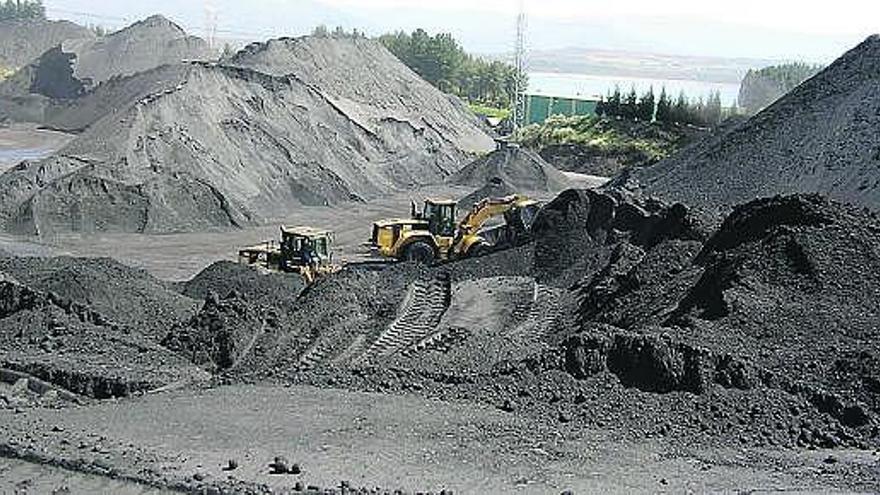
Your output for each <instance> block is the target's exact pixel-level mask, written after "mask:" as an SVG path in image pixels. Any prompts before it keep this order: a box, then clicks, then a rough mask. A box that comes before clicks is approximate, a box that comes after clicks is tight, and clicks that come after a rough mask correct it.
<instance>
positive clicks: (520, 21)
mask: <svg viewBox="0 0 880 495" xmlns="http://www.w3.org/2000/svg"><path fill="white" fill-rule="evenodd" d="M526 28H527V19H526V9H525V2H524V0H519V13H518V14H517V16H516V44H515V46H514V50H513V66H514V69H515V70H516V80H515V82H514V87H513V101H512V102H511V104H512V107H513V108H512V110H511V118H512V123H513V132H514V133H515V132H516V131H517V129H519V128H520V125H521V124H522V123H523V122H524V121H525V118H526V94H525V93H526V89H527V88H526V87H525V86H526V81H525V77H524V76H525V73H526Z"/></svg>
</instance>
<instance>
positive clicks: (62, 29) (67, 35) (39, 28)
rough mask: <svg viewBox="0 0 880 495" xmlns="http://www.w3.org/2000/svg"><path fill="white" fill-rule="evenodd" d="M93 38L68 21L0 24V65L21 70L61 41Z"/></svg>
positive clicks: (8, 22)
mask: <svg viewBox="0 0 880 495" xmlns="http://www.w3.org/2000/svg"><path fill="white" fill-rule="evenodd" d="M94 37H95V34H94V32H93V31H92V30H91V29H88V28H86V27H83V26H78V25H76V24H74V23H72V22H69V21H42V20H5V21H0V66H3V67H6V68H18V67H22V66H24V65H25V64H28V63H30V62H31V61H33V60H34V59H35V58H37V57H39V56H40V55H42V54H43V53H44V52H45V51H46V50H48V49H50V48H52V47H54V46H57V45H59V44H60V43H61V42H63V41H66V40H73V39H85V40H88V39H93V38H94Z"/></svg>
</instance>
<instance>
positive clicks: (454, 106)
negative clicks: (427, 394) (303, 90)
mask: <svg viewBox="0 0 880 495" xmlns="http://www.w3.org/2000/svg"><path fill="white" fill-rule="evenodd" d="M228 63H229V64H230V65H234V66H238V67H245V68H249V69H253V70H256V71H258V72H262V73H265V74H269V75H273V76H290V77H294V78H296V79H298V80H299V81H301V82H302V83H303V84H305V85H307V86H310V87H312V88H314V89H315V90H316V91H318V92H320V94H321V95H322V96H323V97H324V98H326V99H327V101H328V103H330V104H331V105H333V106H334V107H335V108H336V110H337V111H338V112H340V113H342V114H344V115H345V116H346V117H347V118H348V119H350V120H351V121H352V122H353V123H354V124H356V125H358V126H359V127H361V128H363V129H364V130H365V131H367V132H368V133H370V134H371V135H372V136H373V138H375V139H378V140H380V141H382V142H383V143H384V145H385V146H387V147H392V148H393V147H394V146H397V147H399V148H400V149H401V150H402V151H404V152H411V149H412V148H419V149H421V148H423V146H424V143H423V142H424V141H427V142H428V143H430V144H431V146H430V148H429V149H427V150H425V152H426V153H429V154H436V155H437V156H436V160H435V161H436V163H435V167H436V168H438V169H439V171H440V172H441V173H442V174H449V173H452V172H454V171H456V170H458V169H459V168H460V165H459V163H460V162H461V161H462V159H463V158H465V157H464V156H462V155H461V154H460V153H453V154H452V155H451V156H448V157H447V156H444V155H449V153H450V150H459V151H464V152H474V153H476V152H485V151H488V150H490V149H492V148H493V142H492V139H491V138H490V137H489V136H488V135H487V134H486V133H484V132H483V131H482V129H480V128H479V122H478V120H477V118H476V117H475V116H474V115H473V114H472V113H471V112H470V111H469V110H468V109H467V108H466V107H465V106H464V105H462V104H461V102H460V101H455V100H454V99H452V98H451V97H449V96H447V95H445V94H443V93H441V92H439V91H438V90H437V89H435V88H434V87H433V86H431V85H430V84H429V83H427V82H426V81H424V80H423V79H422V78H420V77H419V76H417V75H416V74H415V73H413V72H412V71H411V70H410V69H409V68H407V67H406V66H405V65H404V64H403V63H402V62H400V61H399V60H398V59H397V58H396V57H394V55H392V54H391V53H390V52H388V50H386V49H385V47H383V46H382V44H381V43H379V42H378V41H375V40H370V39H366V38H360V37H335V36H324V37H321V36H310V37H303V38H296V39H293V38H282V39H277V40H270V41H268V42H265V43H254V44H251V45H249V46H247V47H245V48H244V49H243V50H241V51H240V52H238V53H237V54H236V55H235V56H234V57H232V58H231V59H230V60H229V61H228ZM420 159H423V157H420ZM411 160H412V158H411ZM404 165H405V163H397V164H396V166H397V167H400V168H405V167H404ZM400 172H401V173H403V174H405V175H407V176H410V177H411V174H409V173H407V172H406V171H404V170H401V171H400ZM435 177H436V173H435V174H431V175H430V176H429V177H428V178H431V179H433V178H435ZM413 183H414V184H419V183H422V182H420V181H419V180H418V176H415V180H414V182H413Z"/></svg>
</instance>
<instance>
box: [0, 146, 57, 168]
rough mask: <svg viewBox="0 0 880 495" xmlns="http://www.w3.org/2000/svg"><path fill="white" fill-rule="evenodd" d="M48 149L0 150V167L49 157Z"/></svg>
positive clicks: (51, 150) (50, 152)
mask: <svg viewBox="0 0 880 495" xmlns="http://www.w3.org/2000/svg"><path fill="white" fill-rule="evenodd" d="M53 151H54V150H53V149H50V148H18V149H15V148H14V149H0V165H15V164H17V163H18V162H20V161H22V160H39V159H41V158H46V157H47V156H49V155H51V154H52V152H53Z"/></svg>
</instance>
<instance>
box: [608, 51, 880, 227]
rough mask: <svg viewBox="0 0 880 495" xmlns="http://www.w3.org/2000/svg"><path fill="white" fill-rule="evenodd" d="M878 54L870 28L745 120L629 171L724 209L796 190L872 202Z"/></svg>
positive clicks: (877, 160) (666, 193)
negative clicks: (848, 47) (858, 40)
mask: <svg viewBox="0 0 880 495" xmlns="http://www.w3.org/2000/svg"><path fill="white" fill-rule="evenodd" d="M878 60H880V36H876V35H875V36H871V37H870V38H868V39H867V40H865V41H864V42H863V43H861V44H860V45H859V46H857V47H855V48H854V49H852V50H851V51H849V52H848V53H846V54H845V55H843V56H842V57H841V58H840V59H838V60H837V61H836V62H834V63H833V64H831V65H830V66H829V67H828V68H826V69H825V70H824V71H822V72H820V73H819V74H818V75H816V76H815V77H813V78H812V79H809V80H808V81H806V82H804V83H803V84H801V85H800V86H798V87H797V88H796V89H794V90H793V91H792V92H790V93H789V94H787V95H786V96H784V97H782V98H781V99H780V100H778V101H777V102H776V103H774V104H773V105H771V106H770V107H768V108H767V109H765V110H764V111H762V112H761V113H759V114H758V115H756V116H755V117H753V118H751V119H750V120H748V121H747V122H745V123H743V124H741V125H739V126H735V127H733V128H731V129H728V130H727V131H726V132H722V133H717V134H716V135H714V136H712V137H710V138H708V139H706V140H704V141H701V142H699V143H698V144H696V145H695V146H692V147H691V148H688V149H686V150H684V151H683V152H681V153H679V154H677V155H675V156H673V157H672V158H670V159H668V160H665V161H662V162H660V163H658V164H656V165H654V166H652V167H649V168H646V169H641V170H637V171H634V172H633V173H632V177H633V178H634V179H636V181H637V182H638V183H639V185H640V187H641V188H642V189H643V190H644V191H646V192H647V193H649V194H654V195H658V196H661V197H663V198H664V199H666V200H668V201H682V202H684V203H686V204H688V205H690V206H692V207H703V208H706V209H708V210H711V211H715V212H718V213H720V214H721V215H722V216H723V214H725V213H726V212H728V211H729V209H730V208H731V207H733V206H734V205H737V204H741V203H746V202H748V201H751V200H753V199H756V198H759V197H770V196H774V195H777V194H792V193H798V192H817V193H821V194H823V195H825V196H828V197H830V198H833V199H837V200H840V201H844V202H849V203H854V204H859V205H864V206H869V207H872V208H875V209H876V208H878V207H880V174H878V170H880V167H878V164H880V140H878V135H877V132H876V129H877V127H878V126H880V112H878V109H880V96H878V93H877V91H876V88H877V85H878V84H880V62H878ZM829 112H830V113H829ZM619 182H620V181H618V183H619Z"/></svg>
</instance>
